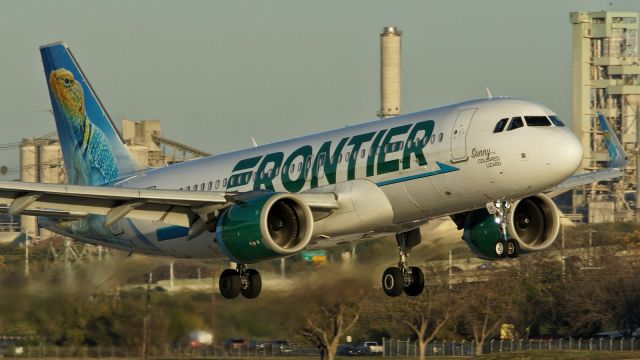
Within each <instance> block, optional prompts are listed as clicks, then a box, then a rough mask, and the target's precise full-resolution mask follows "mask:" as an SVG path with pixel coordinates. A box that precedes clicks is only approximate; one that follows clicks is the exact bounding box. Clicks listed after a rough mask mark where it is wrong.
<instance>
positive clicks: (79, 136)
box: [49, 68, 120, 185]
mask: <svg viewBox="0 0 640 360" xmlns="http://www.w3.org/2000/svg"><path fill="white" fill-rule="evenodd" d="M49 85H50V88H51V91H52V93H53V95H54V96H55V99H56V102H57V103H58V105H59V106H60V110H61V112H62V115H63V116H64V118H65V119H66V121H67V123H68V125H69V130H70V134H69V135H70V136H71V137H72V139H67V141H70V142H71V143H72V145H71V151H72V153H73V164H72V165H71V166H68V167H67V168H68V169H70V170H71V172H72V173H71V174H67V176H68V178H69V182H70V183H71V184H87V185H98V184H104V183H106V182H108V181H111V180H115V179H117V178H118V177H119V175H120V174H119V171H118V166H117V164H116V158H115V155H114V152H113V149H112V147H111V144H110V143H109V140H108V139H107V137H106V136H105V134H104V133H103V132H102V130H101V129H100V128H98V127H97V126H95V125H94V124H93V123H92V122H91V119H90V118H89V116H88V115H87V112H86V109H85V99H84V91H83V89H82V85H81V84H80V83H78V82H77V81H76V80H75V78H74V76H73V73H72V72H70V71H69V70H66V69H64V68H60V69H57V70H54V71H51V73H50V75H49Z"/></svg>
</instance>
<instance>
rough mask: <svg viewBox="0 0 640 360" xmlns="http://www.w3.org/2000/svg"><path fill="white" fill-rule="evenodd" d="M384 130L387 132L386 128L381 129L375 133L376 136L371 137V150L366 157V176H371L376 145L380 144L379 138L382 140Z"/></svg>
mask: <svg viewBox="0 0 640 360" xmlns="http://www.w3.org/2000/svg"><path fill="white" fill-rule="evenodd" d="M385 132H387V130H386V129H384V130H381V131H380V132H379V133H378V135H376V138H375V139H373V143H372V144H371V152H370V153H369V157H367V176H373V171H374V170H375V162H376V154H377V153H378V145H379V144H380V140H382V137H383V136H384V133H385Z"/></svg>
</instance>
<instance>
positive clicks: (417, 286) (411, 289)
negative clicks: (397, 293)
mask: <svg viewBox="0 0 640 360" xmlns="http://www.w3.org/2000/svg"><path fill="white" fill-rule="evenodd" d="M409 271H410V273H411V275H410V276H411V285H409V286H407V287H405V288H404V293H405V294H407V295H409V296H418V295H420V294H422V290H424V273H423V272H422V269H420V268H419V267H417V266H412V267H410V268H409Z"/></svg>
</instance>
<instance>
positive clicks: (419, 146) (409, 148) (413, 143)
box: [402, 120, 434, 169]
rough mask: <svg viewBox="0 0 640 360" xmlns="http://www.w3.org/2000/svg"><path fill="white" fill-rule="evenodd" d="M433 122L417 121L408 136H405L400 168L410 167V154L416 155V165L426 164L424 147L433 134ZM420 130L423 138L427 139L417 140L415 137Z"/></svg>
mask: <svg viewBox="0 0 640 360" xmlns="http://www.w3.org/2000/svg"><path fill="white" fill-rule="evenodd" d="M433 127H434V123H433V120H426V121H421V122H419V123H417V124H416V125H415V126H414V127H413V129H411V132H410V133H409V137H408V138H407V143H406V144H405V147H404V154H403V156H402V168H403V169H408V168H410V167H411V154H413V155H414V156H415V157H416V161H418V166H425V165H427V159H425V157H424V151H423V149H424V147H425V146H427V141H428V140H429V138H430V137H431V135H432V134H433ZM420 131H423V132H424V135H423V138H425V139H427V141H417V140H416V137H417V136H418V134H419V133H420Z"/></svg>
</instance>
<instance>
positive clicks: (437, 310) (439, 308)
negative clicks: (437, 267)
mask: <svg viewBox="0 0 640 360" xmlns="http://www.w3.org/2000/svg"><path fill="white" fill-rule="evenodd" d="M452 300H453V297H452V296H451V294H450V290H449V289H447V288H446V286H442V285H441V284H437V283H436V284H431V285H427V286H425V289H424V292H423V293H422V294H421V295H420V296H416V297H409V296H403V297H401V298H387V299H384V300H382V304H381V305H382V311H384V312H385V313H387V314H389V315H390V316H391V318H392V319H394V320H395V321H397V322H400V323H402V324H403V325H404V326H406V327H407V328H408V329H409V330H411V331H412V332H413V334H414V335H415V337H416V340H417V342H418V353H419V356H420V360H424V358H425V356H426V352H427V344H428V343H429V342H430V341H433V339H435V337H436V336H437V335H438V333H439V332H440V330H441V329H442V327H443V326H444V325H445V324H446V323H447V322H448V321H449V319H450V318H451V315H452V310H453V309H454V306H455V305H454V303H453V301H452Z"/></svg>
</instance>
